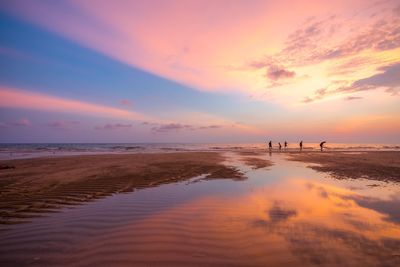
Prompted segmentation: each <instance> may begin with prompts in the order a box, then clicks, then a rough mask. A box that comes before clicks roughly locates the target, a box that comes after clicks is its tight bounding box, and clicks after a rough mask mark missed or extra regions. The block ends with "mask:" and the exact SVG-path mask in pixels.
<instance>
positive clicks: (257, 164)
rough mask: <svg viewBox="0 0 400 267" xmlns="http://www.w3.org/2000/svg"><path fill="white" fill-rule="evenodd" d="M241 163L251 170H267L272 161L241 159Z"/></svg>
mask: <svg viewBox="0 0 400 267" xmlns="http://www.w3.org/2000/svg"><path fill="white" fill-rule="evenodd" d="M242 161H243V162H244V163H246V165H248V166H250V167H252V168H253V169H261V168H268V167H271V166H272V165H273V163H272V161H270V160H267V159H261V158H257V157H243V158H242Z"/></svg>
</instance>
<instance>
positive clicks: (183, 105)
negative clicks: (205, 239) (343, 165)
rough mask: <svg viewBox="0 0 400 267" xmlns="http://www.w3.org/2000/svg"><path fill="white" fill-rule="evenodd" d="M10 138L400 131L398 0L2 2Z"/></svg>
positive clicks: (355, 137)
mask: <svg viewBox="0 0 400 267" xmlns="http://www.w3.org/2000/svg"><path fill="white" fill-rule="evenodd" d="M0 36H1V37H0V143H4V142H265V141H266V140H269V139H272V140H276V141H278V140H280V141H281V140H284V139H286V140H288V141H293V142H294V141H296V142H297V141H298V140H300V139H303V140H305V141H307V142H311V141H315V142H317V141H320V140H322V139H324V140H325V139H326V140H327V141H329V142H357V143H368V142H370V143H400V2H399V1H398V0H393V1H379V0H378V1H377V0H373V1H369V0H354V1H349V0H345V1H341V0H340V1H339V0H333V1H332V0H331V1H319V0H313V1H311V0H310V1H306V0H298V1H289V0H279V1H272V0H269V1H268V0H263V1H255V0H254V1H253V0H252V1H244V0H243V1H222V0H215V1H211V0H210V1H207V0H199V1H191V0H188V1H185V0H180V1H173V0H169V1H163V0H143V1H139V0H136V1H134V0H132V1H120V0H113V1H103V0H71V1H50V0H48V1H38V0H32V1H21V0H13V1H7V0H0Z"/></svg>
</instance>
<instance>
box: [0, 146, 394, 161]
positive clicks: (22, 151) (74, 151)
mask: <svg viewBox="0 0 400 267" xmlns="http://www.w3.org/2000/svg"><path fill="white" fill-rule="evenodd" d="M282 145H283V143H282ZM267 147H268V144H267V143H234V144H233V143H231V144H221V143H193V144H190V143H32V144H30V143H23V144H0V159H3V160H4V159H17V158H33V157H43V156H67V155H85V154H87V155H91V154H110V153H111V154H113V153H119V154H123V153H138V152H140V153H156V152H178V151H182V152H183V151H240V150H264V149H267ZM298 149H299V144H298V143H289V144H288V147H287V148H286V149H284V148H282V151H296V150H298ZM319 149H320V148H319V143H306V142H304V143H303V150H306V151H313V150H315V151H317V150H319ZM324 149H325V150H326V151H400V145H399V144H343V143H327V144H325V148H324ZM273 150H276V151H278V144H277V143H274V144H273Z"/></svg>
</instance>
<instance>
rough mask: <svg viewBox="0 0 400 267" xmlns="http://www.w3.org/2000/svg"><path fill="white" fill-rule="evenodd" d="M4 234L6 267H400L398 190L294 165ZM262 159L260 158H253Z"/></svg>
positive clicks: (162, 190)
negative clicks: (342, 178)
mask: <svg viewBox="0 0 400 267" xmlns="http://www.w3.org/2000/svg"><path fill="white" fill-rule="evenodd" d="M227 156H228V160H227V164H229V165H233V166H235V167H237V168H239V169H240V170H241V171H243V172H244V173H245V174H246V176H247V179H245V180H240V181H235V180H229V179H220V180H202V177H194V178H193V179H192V180H190V181H185V182H179V183H174V184H167V185H162V186H159V187H156V188H148V189H142V190H138V191H134V192H131V193H124V194H116V195H113V196H111V197H108V198H105V199H101V200H97V201H95V202H90V203H87V204H85V205H80V206H74V207H70V208H65V209H63V210H61V211H60V212H58V213H52V214H46V216H45V217H40V218H36V219H33V220H32V222H30V223H23V224H18V225H11V226H2V227H1V228H0V229H1V230H0V265H1V266H339V265H340V266H400V186H399V185H398V184H394V183H383V182H376V181H371V180H364V179H357V180H337V179H334V178H332V177H330V176H329V175H327V174H324V173H317V172H315V171H314V170H312V169H310V168H307V167H306V166H307V164H304V163H299V162H291V161H287V160H286V159H285V158H284V156H281V155H278V154H273V155H272V156H270V155H268V154H266V155H258V156H257V157H259V158H263V159H270V160H272V161H273V162H274V165H273V166H272V167H268V168H261V169H253V168H252V167H250V166H247V165H246V164H245V163H244V161H243V160H242V159H243V157H244V156H239V155H237V154H234V153H227ZM252 157H254V156H252Z"/></svg>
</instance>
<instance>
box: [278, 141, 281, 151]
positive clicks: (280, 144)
mask: <svg viewBox="0 0 400 267" xmlns="http://www.w3.org/2000/svg"><path fill="white" fill-rule="evenodd" d="M278 144H279V150H281V149H282V145H281V143H280V142H279V143H278Z"/></svg>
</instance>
